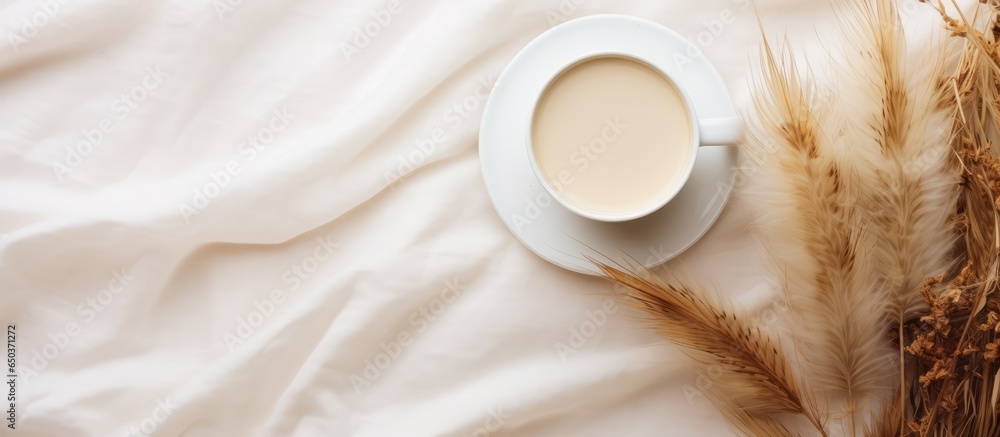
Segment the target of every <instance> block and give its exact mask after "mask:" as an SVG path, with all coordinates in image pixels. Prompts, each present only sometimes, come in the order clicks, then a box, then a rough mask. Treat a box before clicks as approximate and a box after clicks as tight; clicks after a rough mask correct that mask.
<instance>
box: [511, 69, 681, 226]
mask: <svg viewBox="0 0 1000 437" xmlns="http://www.w3.org/2000/svg"><path fill="white" fill-rule="evenodd" d="M531 135H532V143H533V149H534V154H535V161H536V162H537V163H538V167H539V169H540V170H541V173H542V175H543V176H544V177H545V178H546V180H547V181H548V182H549V184H551V185H552V186H553V187H554V188H555V189H556V191H557V192H558V193H559V194H560V195H561V196H562V197H563V198H564V199H565V200H567V201H569V202H570V203H572V204H574V205H576V206H578V207H580V208H583V209H586V210H588V211H591V212H595V213H601V214H624V213H632V212H636V211H638V210H641V209H643V208H646V207H648V206H650V205H651V204H654V203H656V202H657V201H658V200H660V199H662V198H663V197H664V196H666V195H667V194H668V193H669V192H670V191H671V190H672V189H673V188H674V186H675V185H676V184H678V183H679V182H680V179H681V177H682V176H683V173H684V171H685V170H686V169H687V165H688V160H689V159H691V158H692V157H691V140H692V138H691V135H692V133H691V119H690V115H689V114H688V111H687V109H686V107H685V104H684V99H683V97H682V96H681V94H680V93H679V92H678V90H677V89H676V88H675V87H674V86H673V84H672V83H671V82H669V81H668V80H667V79H666V78H665V77H663V75H662V74H660V73H659V72H658V71H656V70H653V69H652V68H651V67H649V66H647V65H645V64H642V63H640V62H637V61H633V60H630V59H625V58H618V57H605V58H597V59H592V60H587V61H584V62H582V63H580V64H577V65H575V66H573V67H571V68H570V69H568V70H567V71H565V72H564V73H563V74H562V75H560V76H559V77H558V78H557V79H555V81H553V82H552V84H551V85H550V86H549V88H548V89H547V90H546V91H545V93H544V94H543V95H542V98H541V100H540V101H539V102H538V107H537V108H536V110H535V116H534V120H533V122H532V133H531Z"/></svg>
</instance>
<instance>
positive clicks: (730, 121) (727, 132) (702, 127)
mask: <svg viewBox="0 0 1000 437" xmlns="http://www.w3.org/2000/svg"><path fill="white" fill-rule="evenodd" d="M698 136H699V137H700V138H701V144H699V145H701V146H731V145H734V144H738V143H739V142H740V141H742V140H743V125H742V124H741V123H740V119H739V118H736V117H728V118H703V119H701V120H698Z"/></svg>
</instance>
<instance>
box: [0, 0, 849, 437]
mask: <svg viewBox="0 0 1000 437" xmlns="http://www.w3.org/2000/svg"><path fill="white" fill-rule="evenodd" d="M756 11H757V12H759V14H760V16H761V19H762V20H763V23H764V25H765V26H766V28H767V29H768V34H769V35H771V36H779V35H781V34H782V33H784V32H789V33H790V34H791V35H793V36H794V35H799V36H806V37H811V36H812V35H813V30H814V27H815V28H820V27H822V26H827V25H829V24H830V23H831V22H832V19H831V18H830V17H831V16H830V7H829V6H828V5H826V2H815V1H813V0H759V1H757V2H756ZM598 13H622V14H629V15H634V16H638V17H642V18H646V19H649V20H653V21H656V22H658V23H661V24H663V25H666V26H668V27H670V28H672V29H674V30H676V31H678V32H679V33H681V34H683V35H685V36H686V37H688V38H690V39H692V40H694V41H696V42H697V43H698V44H699V45H700V46H701V47H702V48H703V51H704V53H705V55H706V56H708V57H709V58H710V59H711V60H712V61H713V62H714V63H715V65H716V66H717V67H718V68H719V69H720V71H721V73H722V75H723V77H724V78H725V80H726V82H727V83H728V85H729V87H730V90H731V93H732V94H733V96H734V99H735V100H736V102H737V104H738V106H739V107H740V108H743V109H744V110H746V108H748V107H749V100H748V84H749V79H748V78H749V71H750V70H749V66H750V60H751V59H753V58H754V57H755V55H756V51H757V48H758V46H759V44H760V40H761V39H760V32H759V29H758V25H757V18H756V15H755V12H754V6H752V5H751V4H750V3H749V1H747V0H702V1H697V2H691V1H686V0H684V1H682V0H672V1H665V2H645V1H638V0H632V1H610V0H607V1H599V0H561V1H558V0H548V1H529V0H522V1H499V0H480V1H461V0H409V1H407V0H392V1H384V0H354V1H321V0H297V1H283V2H251V1H242V0H211V1H209V0H202V1H197V0H144V1H129V0H93V1H86V0H24V1H14V2H11V1H7V2H3V10H2V15H0V25H2V29H3V31H4V33H5V35H4V38H3V39H2V40H0V44H6V47H3V48H2V55H0V120H2V122H0V123H2V124H3V127H2V129H0V209H2V213H0V233H2V234H3V236H2V240H0V286H2V289H3V292H2V296H0V322H3V323H6V324H9V325H15V328H14V330H15V331H16V344H15V346H16V355H17V367H18V368H17V374H18V377H17V383H16V394H17V398H16V402H15V403H16V430H11V429H8V428H5V429H4V431H3V435H23V436H71V435H83V436H109V435H115V436H117V435H135V436H138V435H185V436H224V435H234V436H236V435H239V436H242V435H280V436H284V435H304V436H311V435H323V436H330V435H334V436H460V435H465V436H487V435H488V436H501V435H523V436H556V435H630V436H653V435H677V436H686V435H699V436H702V435H729V434H730V433H731V431H730V429H729V427H728V426H727V425H726V424H725V423H724V421H723V420H722V418H721V416H719V414H718V413H717V412H716V410H715V409H714V408H713V407H712V405H711V403H710V402H709V401H708V400H707V399H706V398H705V397H704V396H702V395H701V394H700V393H701V391H703V390H704V389H705V388H706V387H707V384H711V375H703V376H700V377H699V375H698V374H696V373H695V372H694V370H693V368H692V367H691V366H690V365H689V364H688V363H687V362H686V360H685V359H684V357H683V355H682V354H680V353H679V352H678V351H677V350H676V349H674V347H673V346H671V345H669V343H667V342H666V341H664V340H663V339H661V338H659V337H658V336H657V335H655V334H654V333H652V332H650V331H648V330H647V329H646V328H645V327H644V325H643V324H642V323H641V321H639V320H637V317H636V314H635V313H632V312H629V311H627V310H625V309H621V308H619V307H618V306H617V305H616V304H615V302H614V300H613V299H611V298H610V297H609V295H610V294H611V293H612V291H613V289H612V287H611V286H610V285H609V284H608V283H607V282H606V281H604V280H602V279H599V278H594V277H589V276H584V275H579V274H575V273H571V272H568V271H564V270H562V269H560V268H558V267H555V266H552V265H550V264H548V263H546V262H545V261H543V260H542V259H540V258H538V257H537V256H535V255H533V254H532V253H531V252H530V251H529V250H528V249H526V248H525V247H523V246H522V245H521V244H520V243H519V242H518V241H517V239H516V238H515V237H514V236H513V235H512V234H511V233H510V232H509V231H508V230H507V229H506V228H505V227H504V225H503V223H502V222H501V220H500V219H499V218H498V217H497V215H496V213H495V211H494V210H493V208H492V206H491V204H490V201H489V199H488V197H487V194H486V190H485V188H484V186H483V182H482V179H481V172H480V168H479V156H478V149H477V135H478V130H479V123H480V119H481V115H482V108H483V105H484V104H485V98H486V95H487V93H488V91H489V89H490V86H491V85H492V83H493V82H494V81H495V80H496V78H497V76H498V75H499V74H500V72H501V71H502V70H503V68H504V66H505V65H506V63H507V62H508V61H509V60H510V59H511V58H512V57H513V56H514V54H515V53H517V51H518V50H520V49H521V48H522V47H523V46H524V45H525V44H526V43H527V42H528V41H530V40H531V39H532V38H534V37H535V36H537V35H539V34H540V33H542V32H544V31H545V30H547V29H548V28H550V27H551V26H552V25H553V24H556V23H557V22H561V21H565V20H568V19H572V18H578V17H582V16H585V15H590V14H598ZM737 197H738V195H737ZM749 223H750V221H749V218H748V214H747V213H746V212H745V211H744V209H743V208H741V207H740V206H739V199H738V198H737V199H736V200H734V201H733V204H731V205H730V207H729V208H728V209H727V211H726V212H725V213H724V215H723V216H722V218H721V219H720V220H719V222H718V223H717V224H716V226H715V227H714V228H713V229H712V231H711V232H710V233H709V234H708V235H706V236H705V237H704V238H703V239H702V240H701V241H700V242H699V243H698V244H697V245H696V246H695V247H693V248H692V249H690V250H689V251H688V252H686V253H685V254H684V255H683V256H681V257H680V258H679V259H676V260H674V261H673V262H671V263H670V266H671V267H673V268H677V269H680V271H682V272H683V274H684V275H685V276H686V277H688V278H691V279H692V280H694V281H697V282H699V283H702V284H705V285H709V286H711V289H712V290H717V291H718V292H720V293H722V294H725V295H727V296H729V297H731V298H733V299H735V300H737V301H739V302H741V303H743V304H744V305H747V306H750V307H752V308H757V309H763V310H768V309H769V308H770V306H771V305H772V303H771V300H769V299H768V298H767V297H768V296H770V295H771V294H772V293H773V287H772V286H771V285H770V281H769V279H768V274H767V272H766V269H765V267H764V263H763V261H762V260H761V257H760V255H759V253H760V251H759V248H758V246H757V245H756V243H755V240H754V238H753V236H752V233H751V232H750V231H749ZM650 250H653V251H655V250H657V249H656V247H655V244H653V245H651V247H650ZM770 309H772V310H773V309H774V308H770ZM5 390H6V389H5ZM5 392H6V391H5ZM5 397H6V396H5ZM4 405H6V404H4ZM4 409H5V410H6V409H7V407H6V406H5V408H4ZM6 424H7V423H6V422H5V425H6Z"/></svg>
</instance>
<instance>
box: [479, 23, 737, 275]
mask: <svg viewBox="0 0 1000 437" xmlns="http://www.w3.org/2000/svg"><path fill="white" fill-rule="evenodd" d="M600 50H608V51H611V50H614V51H618V52H621V53H632V54H635V55H637V56H639V57H641V58H643V59H647V60H649V61H650V62H654V63H656V65H658V66H660V67H661V68H663V69H664V70H666V71H668V72H669V73H671V76H672V77H673V78H674V79H675V80H676V81H677V82H678V84H679V85H680V86H682V87H684V89H685V90H686V91H687V92H688V94H689V95H690V96H691V100H692V101H693V102H694V106H695V112H697V114H698V117H699V118H715V117H719V118H721V117H736V116H737V114H736V108H734V107H733V104H732V101H731V99H730V97H729V93H728V92H727V90H726V85H725V83H724V82H723V81H722V78H721V77H720V76H719V73H718V72H717V71H716V70H715V67H713V66H712V64H711V63H709V62H708V60H707V59H705V57H704V56H702V55H700V54H698V53H699V52H698V50H697V48H695V47H694V46H693V45H692V44H691V43H690V42H689V41H687V40H686V39H684V38H683V37H682V36H680V35H678V34H677V33H675V32H673V31H672V30H670V29H667V28H666V27H663V26H661V25H659V24H656V23H653V22H651V21H646V20H642V19H638V18H634V17H629V16H624V15H594V16H590V17H584V18H580V19H576V20H573V21H569V22H567V23H564V24H561V25H559V26H556V27H554V28H552V29H551V30H549V31H548V32H545V33H544V34H542V35H540V36H539V37H538V38H535V39H534V40H533V41H531V43H529V44H528V45H527V46H526V47H525V48H524V49H522V50H521V52H520V53H518V54H517V56H515V57H514V59H513V60H512V61H511V62H510V64H509V65H508V66H507V68H506V69H505V70H504V71H503V73H502V74H501V75H500V77H499V79H497V82H496V84H495V85H494V87H493V91H492V92H491V93H490V97H489V100H488V101H487V103H486V108H485V112H484V113H483V123H482V127H481V129H480V132H479V159H480V160H481V162H482V167H483V179H484V180H485V183H486V189H487V191H488V192H489V195H490V198H491V199H492V201H493V206H494V207H495V208H496V210H497V213H498V214H500V218H501V219H502V220H503V222H504V223H505V224H506V225H507V227H508V228H510V230H511V232H513V233H514V235H515V236H517V238H518V239H520V240H521V242H522V243H524V245H525V246H527V247H528V248H529V249H531V250H532V251H533V252H535V253H536V254H538V256H541V257H542V258H544V259H546V260H548V261H550V262H552V263H553V264H556V265H558V266H560V267H564V268H566V269H569V270H573V271H576V272H580V273H587V274H595V275H596V274H599V272H598V271H597V269H596V268H595V267H594V266H593V265H592V264H590V262H589V261H587V260H586V258H585V257H586V256H597V257H600V258H610V259H612V260H622V261H629V262H631V263H635V262H636V261H638V262H639V263H642V264H644V265H646V266H647V267H652V266H655V265H657V264H660V263H663V262H664V261H667V260H669V259H671V258H673V257H675V256H677V255H678V254H680V253H681V252H683V251H684V250H685V249H687V248H688V247H690V246H691V245H692V244H694V243H695V242H696V241H698V239H699V238H701V236H702V235H704V234H705V232H707V231H708V229H709V228H711V227H712V224H713V223H715V220H716V219H717V218H718V217H719V214H720V213H721V212H722V209H723V207H725V204H726V200H727V199H728V198H729V194H730V193H731V192H732V181H733V180H734V176H735V168H736V165H737V154H738V151H737V148H736V147H728V146H722V147H701V148H699V149H698V159H697V162H696V163H695V167H694V171H693V172H692V174H691V178H690V179H689V180H688V182H687V185H685V186H684V189H682V190H681V192H680V193H679V194H678V195H677V197H675V198H674V199H673V200H671V201H670V203H668V204H667V205H666V206H664V207H663V208H662V209H660V210H659V211H657V212H655V213H653V214H651V215H648V216H646V217H643V218H641V219H638V220H632V221H627V222H620V223H606V222H599V221H594V220H589V219H586V218H583V217H580V216H578V215H575V214H573V213H572V212H570V211H569V210H567V209H565V208H563V207H562V205H560V204H559V203H558V202H556V201H555V200H554V199H552V198H551V196H550V195H549V194H548V192H546V191H545V189H544V188H543V187H542V186H541V185H540V184H539V183H538V180H537V179H536V177H535V174H534V173H533V172H532V169H531V165H530V163H529V161H528V154H527V149H526V147H527V146H526V144H525V139H526V138H527V137H528V135H527V129H528V124H527V123H526V122H525V120H526V117H527V116H528V115H527V114H529V113H530V112H531V109H532V106H533V105H534V104H535V102H534V99H535V98H537V96H538V95H539V93H540V91H541V90H542V87H544V86H545V84H546V81H547V79H548V78H550V77H551V76H552V74H553V73H554V72H555V71H557V70H558V69H559V68H561V67H562V66H564V65H566V63H567V62H569V61H570V60H572V59H574V58H578V57H580V56H581V55H584V54H586V53H591V52H594V51H600Z"/></svg>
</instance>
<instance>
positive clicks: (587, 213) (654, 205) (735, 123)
mask: <svg viewBox="0 0 1000 437" xmlns="http://www.w3.org/2000/svg"><path fill="white" fill-rule="evenodd" d="M605 57H618V58H623V59H627V60H631V61H636V62H639V63H641V64H644V65H645V66H647V67H649V68H650V69H652V70H653V71H655V72H658V73H659V74H661V75H662V76H663V78H665V79H666V80H667V82H669V83H670V84H671V85H672V86H673V87H674V88H675V89H676V90H677V92H678V94H679V95H680V96H681V100H682V101H683V104H684V107H685V109H686V112H687V113H688V119H689V120H690V138H691V141H690V146H689V147H690V153H689V154H688V155H687V159H686V162H685V163H684V165H683V172H682V173H681V175H680V178H679V179H677V180H676V182H675V183H674V184H673V186H670V187H668V188H669V189H667V190H666V194H664V195H663V196H661V197H660V198H659V199H657V200H656V201H654V202H650V203H649V204H648V205H645V206H644V207H642V208H639V209H637V210H630V211H618V212H614V213H608V212H595V211H591V210H588V209H586V208H583V207H581V206H578V205H576V204H574V203H572V202H570V201H568V200H567V199H566V198H565V197H564V196H562V195H561V194H560V190H559V189H557V188H556V187H554V186H553V184H552V183H550V182H549V180H548V179H547V178H546V177H545V176H544V174H543V173H542V171H541V169H540V167H539V164H538V162H537V159H536V153H535V149H534V148H535V145H534V139H533V129H534V128H533V126H534V121H535V117H536V112H537V109H538V105H539V103H540V101H541V100H542V97H543V96H544V95H545V93H546V92H547V91H548V90H549V88H550V86H551V85H552V84H553V82H555V81H556V79H558V78H559V77H560V76H561V75H562V74H563V73H564V72H566V71H568V70H570V69H571V68H573V67H575V66H577V65H580V64H582V63H584V62H587V61H590V60H594V59H599V58H605ZM527 123H528V129H527V132H528V138H527V141H526V144H527V153H528V159H529V161H530V162H531V167H532V170H533V171H534V172H535V176H536V177H537V178H538V181H539V183H540V184H541V185H542V186H543V187H544V188H545V190H546V191H547V192H548V193H549V194H550V195H551V196H552V197H553V198H554V199H556V201H558V202H559V203H560V204H561V205H562V206H563V207H565V208H566V209H568V210H570V211H572V212H573V213H575V214H577V215H580V216H582V217H586V218H589V219H592V220H598V221H604V222H622V221H627V220H634V219H638V218H641V217H645V216H647V215H649V214H652V213H653V212H655V211H657V210H659V209H660V208H662V207H663V206H664V205H666V204H667V203H668V202H670V200H672V199H673V198H674V197H675V196H676V195H677V193H679V192H680V191H681V189H682V188H684V185H685V184H686V183H687V181H688V179H689V178H690V176H691V172H692V171H693V170H694V164H695V160H696V159H697V156H698V147H701V146H725V145H734V144H737V143H738V142H740V140H741V138H742V136H743V128H742V125H741V123H740V121H739V119H738V118H735V117H732V118H698V115H697V113H696V112H695V106H694V105H693V104H692V102H691V98H690V96H689V95H688V93H687V91H686V90H685V89H684V87H682V86H681V85H680V83H679V82H678V81H677V80H675V79H674V78H673V77H672V76H671V74H670V73H669V72H668V71H666V69H664V68H661V66H659V65H657V63H655V62H651V61H649V60H647V59H643V58H641V57H638V56H635V55H632V54H626V53H619V52H607V51H605V52H595V53H590V54H587V55H585V56H582V57H579V58H577V59H575V60H573V61H571V62H568V63H566V64H565V65H564V66H563V67H562V68H560V69H558V71H556V72H554V73H553V74H552V75H551V77H549V79H548V80H547V82H546V84H545V86H544V87H543V88H542V91H541V92H540V93H539V94H538V96H537V97H536V99H535V104H534V106H533V107H532V110H531V113H530V114H529V117H528V120H527ZM665 147H666V146H665Z"/></svg>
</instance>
